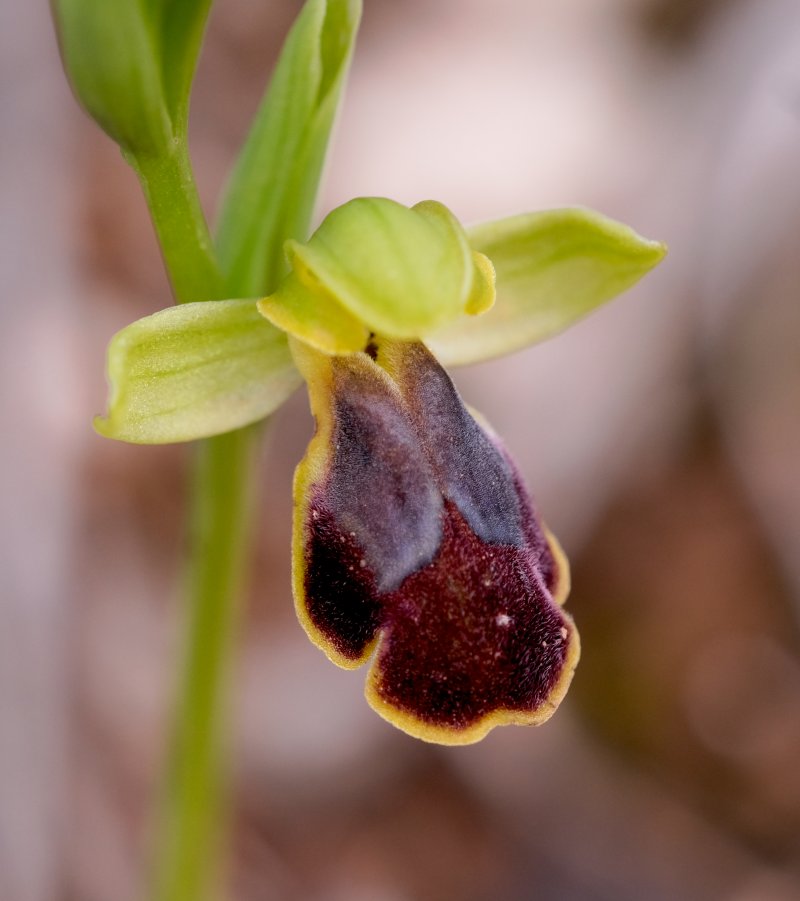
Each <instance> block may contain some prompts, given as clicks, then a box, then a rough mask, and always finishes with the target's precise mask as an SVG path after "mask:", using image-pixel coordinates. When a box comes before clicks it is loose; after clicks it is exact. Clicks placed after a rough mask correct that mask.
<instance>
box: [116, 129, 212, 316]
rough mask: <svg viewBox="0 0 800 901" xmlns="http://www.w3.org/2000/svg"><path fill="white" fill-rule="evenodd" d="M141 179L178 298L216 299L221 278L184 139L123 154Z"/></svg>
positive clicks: (185, 299)
mask: <svg viewBox="0 0 800 901" xmlns="http://www.w3.org/2000/svg"><path fill="white" fill-rule="evenodd" d="M128 161H129V162H130V164H131V165H132V166H133V168H134V169H135V170H136V174H137V175H138V176H139V181H140V183H141V185H142V190H143V191H144V194H145V198H146V200H147V206H148V207H149V209H150V216H151V217H152V220H153V226H154V227H155V230H156V234H157V235H158V243H159V245H160V247H161V254H162V256H163V258H164V265H165V266H166V268H167V272H168V273H169V277H170V281H171V282H172V290H173V292H174V294H175V299H176V300H177V301H178V303H187V302H189V301H195V300H221V299H223V298H224V297H225V290H224V282H223V278H222V275H221V274H220V270H219V266H218V265H217V261H216V256H215V254H214V245H213V242H212V240H211V235H210V233H209V230H208V225H207V224H206V220H205V217H204V216H203V210H202V207H201V206H200V198H199V197H198V195H197V188H196V186H195V181H194V176H193V175H192V164H191V161H190V159H189V152H188V150H187V149H186V145H185V143H184V142H183V141H179V142H176V143H175V144H173V146H172V148H171V151H170V152H169V153H165V154H158V155H152V156H151V155H140V156H138V157H135V158H130V157H129V159H128Z"/></svg>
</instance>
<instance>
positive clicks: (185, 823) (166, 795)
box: [129, 142, 261, 901]
mask: <svg viewBox="0 0 800 901" xmlns="http://www.w3.org/2000/svg"><path fill="white" fill-rule="evenodd" d="M129 161H130V162H131V164H132V165H133V167H134V169H135V170H136V173H137V175H138V176H139V180H140V182H141V184H142V188H143V190H144V193H145V197H146V199H147V205H148V207H149V209H150V215H151V217H152V219H153V225H154V227H155V230H156V234H157V235H158V240H159V244H160V246H161V253H162V255H163V258H164V264H165V266H166V268H167V272H168V274H169V277H170V281H171V283H172V290H173V292H174V294H175V298H176V300H177V301H178V302H179V303H185V302H188V301H201V300H215V299H219V298H222V297H224V296H225V291H224V281H223V278H222V275H221V274H220V270H219V267H218V265H217V262H216V258H215V254H214V248H213V244H212V241H211V237H210V234H209V230H208V226H207V224H206V221H205V218H204V216H203V212H202V208H201V206H200V200H199V197H198V195H197V189H196V186H195V182H194V177H193V174H192V169H191V163H190V160H189V155H188V151H187V149H186V146H185V144H184V143H183V142H180V143H177V144H176V145H175V146H174V148H173V151H172V152H171V153H170V154H168V155H164V156H158V157H138V158H136V159H131V160H129ZM260 431H261V430H260V428H259V427H250V428H247V429H242V430H239V431H236V432H229V433H228V434H226V435H219V436H217V437H215V438H210V439H208V440H206V441H203V442H200V443H199V445H198V446H197V449H196V453H195V457H194V468H193V478H192V482H191V489H192V498H191V518H190V536H189V540H190V546H189V561H188V573H187V576H188V578H187V586H186V591H187V601H188V623H187V633H186V637H187V640H186V646H185V648H184V663H183V672H182V677H181V682H180V686H179V695H178V698H177V705H176V710H175V714H174V722H173V727H172V729H173V732H172V736H171V744H170V749H169V755H170V756H169V764H168V771H167V778H166V781H165V785H164V789H163V797H162V800H161V810H160V820H159V822H158V828H157V831H156V840H157V845H156V848H155V857H156V859H155V861H154V873H153V876H154V884H153V886H152V898H153V899H154V901H203V899H204V898H208V897H209V896H212V895H215V894H216V892H214V891H213V889H214V887H215V886H216V885H217V884H218V881H219V876H220V873H219V844H220V837H221V834H222V831H223V830H222V828H221V827H222V825H223V823H224V818H225V817H224V813H225V811H224V809H223V808H224V801H223V797H224V773H223V770H224V766H223V754H224V736H225V733H226V731H227V730H226V727H227V725H228V723H227V717H226V703H225V701H226V697H227V687H228V675H229V670H230V658H231V656H232V650H233V645H234V637H235V634H236V624H237V619H238V617H237V612H238V607H239V603H238V600H239V594H240V590H241V587H242V574H243V569H244V566H245V563H246V558H247V551H248V547H249V537H250V536H249V533H250V523H251V515H250V512H251V503H250V500H251V487H250V486H251V478H250V477H251V473H252V469H253V463H254V459H255V452H256V449H257V446H258V441H257V436H258V434H259V433H260Z"/></svg>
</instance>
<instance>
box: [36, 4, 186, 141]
mask: <svg viewBox="0 0 800 901" xmlns="http://www.w3.org/2000/svg"><path fill="white" fill-rule="evenodd" d="M52 8H53V17H54V19H55V22H56V31H57V33H58V40H59V46H60V49H61V56H62V59H63V62H64V69H65V70H66V72H67V75H68V76H69V80H70V83H71V85H72V88H73V90H74V92H75V96H76V97H77V99H78V101H79V102H80V103H81V105H82V106H83V107H84V109H85V110H86V111H87V112H88V113H89V115H90V116H91V117H92V118H93V119H94V120H95V121H96V122H97V124H98V125H99V126H100V127H101V128H102V129H103V130H104V131H105V132H106V133H107V134H108V135H110V136H111V138H113V139H114V140H115V141H116V142H117V143H118V144H119V145H120V146H121V147H122V148H123V149H124V150H127V151H128V152H130V153H133V154H143V153H156V152H161V151H163V150H164V149H165V148H166V147H167V146H168V143H169V140H170V138H171V137H172V129H171V124H170V117H169V113H168V110H167V105H166V102H165V98H164V92H163V87H162V79H161V64H160V60H159V50H158V39H157V35H156V34H155V30H154V27H153V23H152V20H151V18H150V10H149V9H148V7H147V6H146V5H145V3H144V2H143V0H114V2H110V0H52Z"/></svg>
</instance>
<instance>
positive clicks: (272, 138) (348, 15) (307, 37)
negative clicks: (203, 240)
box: [217, 0, 361, 297]
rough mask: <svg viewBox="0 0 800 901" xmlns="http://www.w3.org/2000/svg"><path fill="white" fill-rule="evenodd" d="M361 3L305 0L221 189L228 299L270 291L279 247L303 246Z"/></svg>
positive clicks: (279, 264)
mask: <svg viewBox="0 0 800 901" xmlns="http://www.w3.org/2000/svg"><path fill="white" fill-rule="evenodd" d="M360 17H361V3H360V0H327V2H326V0H309V2H308V3H306V5H305V6H304V7H303V10H302V12H301V13H300V15H299V17H298V19H297V22H296V23H295V25H294V27H293V28H292V30H291V32H290V34H289V37H288V38H287V40H286V43H285V44H284V47H283V51H282V52H281V57H280V60H279V62H278V65H277V67H276V69H275V72H274V74H273V76H272V80H271V82H270V86H269V90H268V91H267V94H266V96H265V98H264V101H263V103H262V104H261V107H260V108H259V111H258V113H257V114H256V118H255V121H254V122H253V125H252V128H251V130H250V134H249V135H248V138H247V141H246V143H245V145H244V148H243V150H242V153H241V155H240V157H239V160H238V162H237V163H236V167H235V169H234V171H233V175H232V176H231V179H230V182H229V184H228V187H227V191H226V194H225V198H224V201H223V204H222V213H221V216H220V223H219V229H218V234H217V245H218V249H219V256H220V262H221V265H222V269H223V271H224V273H225V277H226V282H227V284H228V287H229V289H230V290H231V292H232V296H238V297H248V296H249V297H255V296H258V295H259V294H266V293H267V292H268V291H272V290H274V289H275V285H276V282H277V280H278V278H279V277H280V276H281V275H283V274H284V272H285V271H286V263H285V260H284V258H283V252H282V249H281V248H282V245H283V242H284V241H285V240H286V239H287V238H296V239H300V240H304V239H305V238H306V236H307V234H308V226H309V220H310V218H311V212H312V207H313V205H314V199H315V197H316V192H317V184H318V182H319V176H320V172H321V169H322V163H323V161H324V158H325V150H326V148H327V145H328V138H329V136H330V131H331V127H332V125H333V120H334V116H335V114H336V110H337V108H338V105H339V100H340V97H341V94H342V89H343V87H344V82H345V77H346V74H347V68H348V65H349V63H350V57H351V55H352V51H353V43H354V41H355V35H356V31H357V30H358V22H359V19H360Z"/></svg>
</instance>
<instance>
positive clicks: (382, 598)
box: [96, 198, 664, 744]
mask: <svg viewBox="0 0 800 901" xmlns="http://www.w3.org/2000/svg"><path fill="white" fill-rule="evenodd" d="M285 253H286V259H287V261H288V264H289V271H288V273H287V274H286V275H285V277H284V278H283V280H282V281H281V282H280V284H279V285H278V287H277V289H276V290H275V291H274V292H273V294H271V295H269V296H268V297H265V298H261V299H259V300H256V299H236V300H223V301H217V302H214V303H188V304H184V305H183V306H179V307H171V308H169V309H166V310H163V311H161V312H160V313H156V314H154V315H152V316H149V317H146V318H145V319H141V320H139V321H138V322H135V323H133V324H132V325H130V326H128V327H127V328H125V329H123V330H122V331H121V332H119V333H118V334H117V335H116V336H115V337H114V338H113V339H112V341H111V345H110V349H109V357H108V371H109V379H110V383H111V393H110V400H109V411H108V415H107V417H105V418H100V419H98V420H97V421H96V428H97V430H98V431H99V432H100V433H101V434H103V435H106V436H108V437H111V438H117V439H121V440H125V441H132V442H137V443H163V442H173V441H187V440H191V439H195V438H201V437H206V436H210V435H213V434H218V433H220V432H224V431H227V430H230V429H234V428H238V427H241V426H245V425H248V424H249V423H252V422H255V421H257V420H258V419H261V418H263V417H264V416H266V415H268V414H270V413H272V412H273V411H274V410H276V409H277V408H278V407H279V406H280V405H281V404H282V403H283V402H284V401H285V400H286V399H287V397H288V396H289V395H290V394H291V393H292V392H293V391H294V389H295V388H296V387H297V386H298V385H299V384H300V383H301V381H302V380H305V382H306V385H307V387H308V392H309V397H310V403H311V409H312V412H313V414H314V417H315V419H316V433H315V435H314V437H313V438H312V440H311V443H310V445H309V448H308V451H307V453H306V456H305V458H304V459H303V461H302V462H301V463H300V464H299V466H298V468H297V471H296V475H295V483H294V507H295V510H294V530H293V549H292V555H293V591H294V597H295V605H296V609H297V614H298V618H299V620H300V623H301V624H302V626H303V627H304V629H305V630H306V632H307V633H308V635H309V637H310V639H311V640H312V641H313V642H314V643H315V644H316V645H317V646H319V647H320V648H321V649H322V650H323V651H324V652H325V653H326V654H327V655H328V657H329V658H330V659H331V660H332V661H333V662H334V663H337V664H339V665H340V666H342V667H345V668H348V669H349V668H354V667H358V666H361V665H362V664H364V663H366V662H367V661H369V660H372V666H371V670H370V673H369V676H368V677H367V688H366V695H367V700H368V701H369V703H370V704H371V705H372V707H373V708H374V709H375V710H376V711H377V712H378V713H379V714H380V715H381V716H383V717H385V718H386V719H387V720H389V721H390V722H392V723H394V724H395V725H396V726H398V727H399V728H401V729H403V730H404V731H406V732H408V733H409V734H411V735H414V736H416V737H418V738H421V739H424V740H427V741H433V742H439V743H443V744H466V743H469V742H473V741H477V740H479V739H480V738H482V737H483V736H484V735H486V733H487V732H488V731H489V730H490V729H492V728H493V727H494V726H497V725H502V724H507V723H515V724H538V723H541V722H543V721H544V720H546V719H547V718H548V717H549V716H550V715H551V714H552V713H553V711H554V710H555V709H556V707H557V706H558V704H559V702H560V701H561V699H562V698H563V696H564V694H565V693H566V690H567V688H568V686H569V683H570V680H571V678H572V674H573V672H574V669H575V666H576V664H577V661H578V656H579V640H578V633H577V631H576V629H575V626H574V624H573V622H572V619H571V618H570V616H569V615H568V614H567V613H565V612H564V610H563V609H562V605H563V604H564V601H565V600H566V597H567V594H568V591H569V569H568V565H567V561H566V558H565V556H564V554H563V552H562V550H561V548H560V547H559V545H558V542H557V541H556V539H555V538H554V537H553V535H552V534H551V533H550V532H549V531H548V529H547V527H546V526H545V525H544V524H543V522H542V520H541V518H540V517H539V514H538V513H537V511H536V509H535V507H534V506H533V503H532V501H531V499H530V497H529V495H528V492H527V490H526V488H525V486H524V484H523V480H522V477H521V475H520V473H519V471H518V469H517V467H516V466H515V464H514V462H513V460H512V459H511V457H510V455H509V453H508V451H507V450H506V449H505V447H504V446H503V444H502V442H501V441H500V439H499V438H498V437H497V436H496V435H495V434H494V432H493V431H492V430H491V428H490V427H489V426H488V424H487V423H486V422H485V421H484V420H483V419H482V418H480V417H479V416H478V414H476V413H473V412H472V411H470V410H469V409H468V408H467V407H466V406H465V404H464V403H463V401H462V400H461V398H460V397H459V394H458V392H457V391H456V389H455V387H454V385H453V382H452V381H451V379H450V377H449V376H448V375H447V373H446V371H445V370H444V368H443V366H442V364H443V363H450V364H462V363H472V362H477V361H480V360H485V359H490V358H492V357H496V356H499V355H502V354H504V353H508V352H511V351H515V350H519V349H520V348H522V347H525V346H527V345H529V344H532V343H535V342H537V341H540V340H542V339H544V338H546V337H549V336H551V335H554V334H556V333H558V332H560V331H561V330H563V329H564V328H566V327H567V326H568V325H570V324H572V323H573V322H575V321H576V320H578V319H579V318H581V317H582V316H583V315H585V314H586V313H588V312H589V311H590V310H592V309H594V308H595V307H597V306H598V305H600V304H601V303H603V302H605V301H607V300H609V299H610V298H611V297H613V296H615V295H616V294H618V293H620V292H621V291H623V290H625V289H626V288H628V287H630V286H631V285H632V284H634V283H635V282H636V281H637V280H638V279H639V278H640V277H641V276H642V275H643V274H644V273H645V272H647V271H648V270H649V269H651V268H652V267H653V266H654V265H655V264H656V263H657V262H658V261H659V260H660V259H661V258H662V256H663V254H664V247H663V245H661V244H659V243H657V242H652V241H647V240H644V239H643V238H640V237H639V236H637V235H636V234H635V233H634V232H633V231H631V230H630V229H629V228H627V227H626V226H623V225H620V224H619V223H616V222H613V221H611V220H609V219H606V218H604V217H603V216H600V215H599V214H597V213H593V212H590V211H588V210H582V209H568V210H556V211H549V212H542V213H534V214H527V215H522V216H517V217H512V218H509V219H503V220H500V221H496V222H491V223H488V224H484V225H480V226H478V227H476V228H473V229H469V230H465V229H464V228H463V227H462V226H461V224H460V223H459V222H458V220H457V219H456V218H455V216H453V214H452V213H451V212H450V211H449V210H448V209H447V208H446V207H445V206H443V205H442V204H440V203H436V202H433V201H425V202H423V203H420V204H417V205H416V206H414V207H411V208H408V207H405V206H402V205H401V204H398V203H395V202H394V201H391V200H387V199H384V198H357V199H355V200H352V201H350V202H349V203H346V204H344V205H343V206H341V207H339V208H337V209H335V210H334V211H332V212H331V213H330V214H329V215H328V216H327V217H326V219H325V220H324V221H323V222H322V224H321V225H320V227H319V228H318V230H317V231H316V232H315V233H314V234H313V235H312V237H311V238H310V240H309V241H308V242H306V243H301V242H298V241H294V240H290V241H287V242H286V244H285ZM522 412H523V414H524V410H523V411H522Z"/></svg>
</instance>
